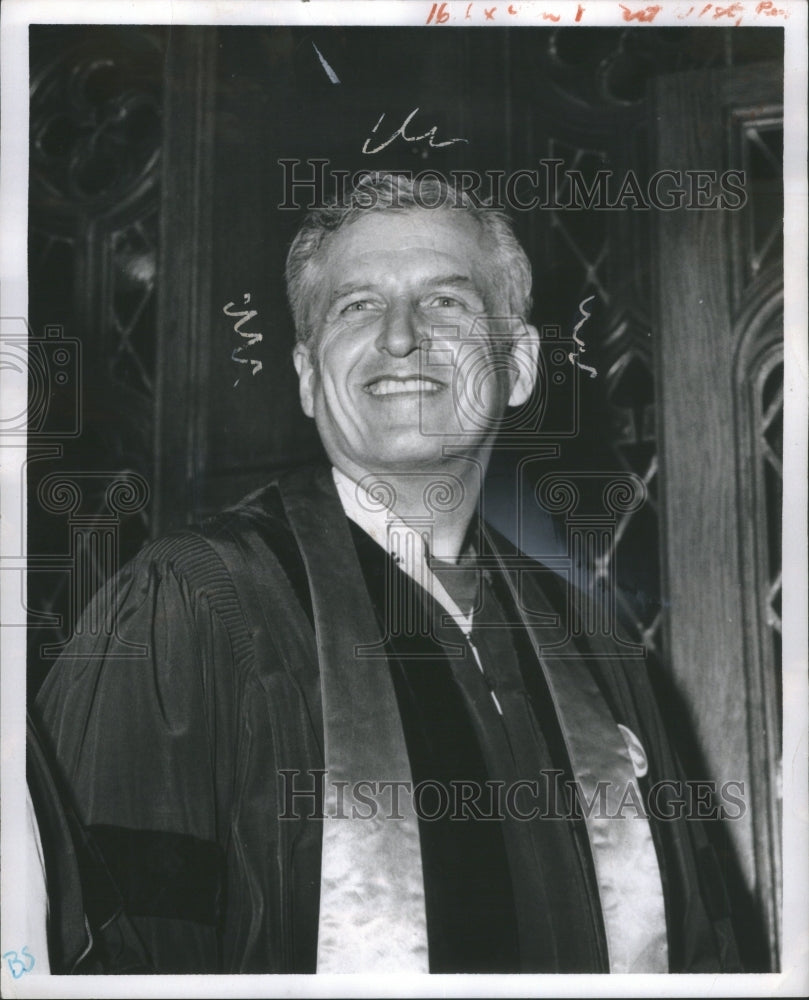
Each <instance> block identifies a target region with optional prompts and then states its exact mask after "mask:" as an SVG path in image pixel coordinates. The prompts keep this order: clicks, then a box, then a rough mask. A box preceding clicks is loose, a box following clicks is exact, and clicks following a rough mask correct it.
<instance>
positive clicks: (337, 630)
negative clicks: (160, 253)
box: [38, 175, 737, 973]
mask: <svg viewBox="0 0 809 1000" xmlns="http://www.w3.org/2000/svg"><path fill="white" fill-rule="evenodd" d="M419 195H421V197H420V196H419ZM427 205H437V206H440V207H435V208H429V207H427ZM287 284H288V291H289V299H290V305H291V308H292V312H293V316H294V320H295V325H296V330H297V335H298V341H297V344H296V347H295V350H294V362H295V366H296V369H297V372H298V376H299V380H300V395H301V402H302V406H303V409H304V411H305V413H306V414H307V415H308V416H310V417H312V418H313V419H314V421H315V423H316V426H317V430H318V432H319V434H320V437H321V439H322V441H323V444H324V447H325V450H326V453H327V455H328V458H329V463H330V465H328V466H325V467H322V468H314V469H296V470H293V471H291V472H289V473H286V474H284V475H281V476H280V477H278V479H277V480H276V481H274V482H273V483H271V484H269V485H268V486H267V487H266V488H264V489H262V490H261V491H259V492H258V493H256V494H254V495H252V496H250V497H248V498H247V499H246V500H245V501H243V502H242V503H241V504H239V505H238V506H237V507H235V508H233V509H231V510H228V511H225V512H224V513H222V514H221V515H219V516H217V517H216V518H214V519H212V520H211V522H210V523H208V524H206V525H204V526H203V527H202V528H200V529H199V530H195V531H186V532H182V533H180V534H178V535H175V536H172V537H170V538H167V539H163V540H161V541H158V542H155V543H153V544H152V545H151V546H149V547H148V548H147V549H146V550H144V552H143V553H141V555H139V556H138V558H137V559H136V560H135V561H134V562H133V563H132V564H130V565H129V566H128V567H126V568H125V569H124V571H123V572H122V573H121V574H120V576H119V578H118V581H117V597H116V600H117V604H116V607H115V608H114V611H113V615H112V618H111V627H110V629H109V631H108V633H107V634H105V635H104V636H103V637H101V638H99V637H97V636H96V637H95V638H92V639H91V638H85V637H82V636H81V635H79V636H78V637H77V638H75V639H74V640H73V642H72V644H71V646H70V648H68V649H67V650H66V652H65V654H64V655H63V657H62V658H61V660H60V662H59V664H58V665H57V666H56V667H55V668H54V669H53V670H52V672H51V674H50V676H49V677H48V679H47V681H46V683H45V685H44V687H43V689H42V692H41V694H40V697H39V702H38V707H39V710H40V713H41V719H42V723H43V726H44V728H45V729H46V731H47V732H48V733H49V735H50V737H51V740H52V743H53V745H54V749H55V751H56V754H57V757H58V760H59V763H60V766H61V770H62V773H63V776H64V778H65V780H66V782H67V784H68V785H69V787H70V789H71V794H72V798H73V800H74V804H75V808H76V811H77V813H78V816H79V817H80V819H81V821H82V823H83V826H84V830H85V833H86V835H87V837H88V839H89V840H90V841H91V842H92V844H93V845H94V847H95V849H96V850H97V852H98V854H99V855H100V856H101V857H102V858H103V861H104V866H105V869H106V871H105V878H106V881H105V883H104V891H103V892H102V891H101V890H100V889H99V887H98V885H97V884H96V883H95V882H94V881H93V877H92V876H90V875H89V873H87V874H86V885H85V894H86V898H87V899H88V900H92V901H93V907H91V909H92V914H91V919H90V927H91V929H92V931H93V947H92V949H91V950H90V953H89V954H90V958H89V963H90V965H89V967H88V965H87V962H88V960H87V959H85V965H84V966H79V965H76V968H77V969H79V968H81V969H87V970H88V971H107V972H114V971H123V970H126V971H135V970H138V969H140V970H151V971H158V972H279V973H280V972H285V973H289V972H314V971H318V972H366V971H374V972H391V973H399V972H629V971H636V972H667V971H719V970H722V969H735V968H736V967H737V966H736V956H735V946H734V943H733V938H732V934H731V932H730V926H729V921H728V914H727V911H726V908H725V902H724V897H723V894H722V890H721V877H720V874H719V870H718V867H717V865H716V862H715V859H714V858H713V856H712V854H711V851H710V849H709V847H708V846H707V843H706V841H705V839H704V834H703V832H702V830H701V827H700V825H699V824H698V823H697V822H694V821H693V819H692V818H690V817H689V816H686V815H684V813H683V810H682V809H680V810H679V811H678V810H677V809H676V808H672V807H673V806H675V805H676V802H675V801H674V800H675V799H676V789H677V787H678V786H677V780H678V777H679V776H678V772H677V767H676V764H675V762H674V760H673V758H672V754H671V750H670V748H669V745H668V743H667V741H666V738H665V736H664V733H663V729H662V726H661V723H660V719H659V716H658V713H657V708H656V706H655V703H654V699H653V697H652V695H651V693H650V690H649V687H648V682H647V680H646V678H645V676H644V674H643V671H642V669H641V668H639V667H638V666H637V665H636V666H632V667H631V668H630V667H625V666H624V665H623V664H622V663H621V662H620V658H619V650H618V647H617V646H616V647H613V646H611V645H610V644H609V643H607V642H604V641H602V640H595V639H591V638H588V637H586V636H584V637H582V638H581V639H580V640H576V641H575V642H574V641H573V639H572V638H571V630H570V620H571V619H570V616H571V615H572V614H574V613H575V608H574V605H573V604H572V603H571V596H570V594H568V592H567V588H566V587H564V586H563V585H561V584H560V582H559V581H558V580H557V579H556V578H555V577H554V576H553V575H552V574H550V573H548V572H546V571H543V569H542V567H540V566H538V565H536V564H531V565H530V568H529V569H526V566H527V561H526V559H525V557H523V556H521V555H520V554H519V553H518V552H516V551H515V550H514V548H513V546H511V545H509V544H508V543H507V542H506V541H505V540H504V539H503V538H502V537H500V536H499V535H497V533H496V532H494V531H493V530H492V529H490V528H489V527H488V526H487V525H486V524H485V522H484V521H483V520H482V519H481V518H480V516H479V510H478V505H479V499H480V494H481V488H482V483H483V476H484V474H485V470H486V465H487V462H488V459H489V456H490V453H491V450H492V447H493V445H494V442H495V439H496V436H497V433H498V429H499V428H500V427H501V426H502V424H503V421H504V420H505V419H507V413H508V411H509V410H510V409H513V408H514V407H519V406H521V405H522V404H524V403H525V402H526V401H527V400H528V399H529V398H530V397H531V394H532V392H533V391H534V383H535V379H536V373H537V364H538V362H537V351H538V334H537V331H536V330H535V329H534V327H532V326H530V325H529V324H528V314H529V311H530V287H531V275H530V266H529V263H528V260H527V258H526V257H525V254H524V253H523V251H522V249H521V248H520V246H519V244H518V243H517V241H516V239H515V238H514V235H513V233H512V230H511V228H510V225H509V223H508V221H507V220H506V218H505V217H504V216H502V215H501V214H500V213H498V212H496V211H493V210H490V209H486V208H481V207H478V206H476V205H474V204H472V203H470V202H469V201H468V200H467V199H465V197H464V196H463V195H462V194H461V193H460V192H457V191H454V190H451V189H448V188H447V187H446V186H445V185H443V184H442V183H440V182H438V181H436V182H435V185H434V190H430V191H425V190H424V188H423V187H422V189H421V192H419V191H417V190H414V188H413V185H412V184H411V183H409V182H408V181H407V180H406V179H404V178H402V177H395V176H390V175H388V176H377V177H369V178H368V179H366V181H364V182H363V183H362V184H361V185H360V187H359V188H358V189H357V190H356V191H355V192H354V193H353V194H352V195H351V197H350V198H349V200H348V202H347V203H346V204H344V205H335V206H330V207H327V208H323V209H319V210H315V211H313V212H312V213H310V215H309V216H308V217H307V219H306V220H305V221H304V224H303V226H302V228H301V230H300V232H299V234H298V236H297V237H296V239H295V241H294V243H293V245H292V247H291V249H290V252H289V257H288V262H287ZM89 634H90V633H88V635H89ZM133 650H140V652H133ZM666 783H667V784H666ZM664 784H666V787H667V794H666V795H663V796H662V797H661V796H660V795H658V796H657V798H658V799H659V800H660V803H662V806H661V808H660V809H657V810H647V809H645V808H644V806H643V803H644V801H646V800H648V799H649V797H650V792H651V791H652V790H653V789H657V790H658V792H659V791H660V788H661V787H662V785H664ZM656 801H657V800H656ZM660 803H659V804H660ZM663 807H665V808H663ZM664 812H665V815H663V813H664ZM110 882H111V883H112V884H113V885H114V887H115V891H114V892H111V891H110V889H109V884H110ZM77 961H78V957H77Z"/></svg>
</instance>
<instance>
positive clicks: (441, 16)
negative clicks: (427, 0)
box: [426, 3, 449, 24]
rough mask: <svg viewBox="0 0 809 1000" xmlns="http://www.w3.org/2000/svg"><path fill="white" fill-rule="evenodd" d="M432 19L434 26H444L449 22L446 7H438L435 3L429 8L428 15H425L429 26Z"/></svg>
mask: <svg viewBox="0 0 809 1000" xmlns="http://www.w3.org/2000/svg"><path fill="white" fill-rule="evenodd" d="M433 18H435V23H436V24H446V23H447V21H448V20H449V11H448V10H447V5H446V4H445V3H442V4H441V6H440V7H439V6H438V4H437V3H434V4H433V5H432V7H431V8H430V13H429V14H428V15H427V21H426V23H427V24H429V23H430V22H431V21H432V20H433Z"/></svg>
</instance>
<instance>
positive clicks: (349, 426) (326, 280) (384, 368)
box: [294, 209, 536, 479]
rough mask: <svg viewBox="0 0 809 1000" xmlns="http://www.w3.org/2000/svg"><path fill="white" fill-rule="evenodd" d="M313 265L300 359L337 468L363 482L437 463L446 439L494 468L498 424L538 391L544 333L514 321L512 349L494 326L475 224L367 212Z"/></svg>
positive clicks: (435, 214) (304, 385)
mask: <svg viewBox="0 0 809 1000" xmlns="http://www.w3.org/2000/svg"><path fill="white" fill-rule="evenodd" d="M316 266H319V274H318V285H317V288H316V289H315V291H314V295H315V299H314V301H312V302H310V303H309V309H310V316H311V318H312V323H311V326H312V328H313V330H314V334H313V336H312V339H311V341H310V343H309V344H308V345H302V344H299V345H298V346H297V347H296V348H295V355H294V359H295V367H296V369H297V372H298V377H299V381H300V394H301V403H302V406H303V409H304V412H305V413H306V414H307V416H310V417H314V419H315V423H316V424H317V429H318V432H319V434H320V437H321V440H322V441H323V444H324V446H325V448H326V451H327V453H328V455H329V458H330V459H331V461H332V462H333V463H334V465H335V466H336V467H337V468H338V469H340V470H341V471H343V472H344V473H346V474H347V475H349V476H351V477H352V478H354V479H360V478H361V477H362V476H363V475H365V474H367V473H382V472H406V471H408V470H411V469H412V470H425V469H431V468H439V467H441V466H445V465H446V463H447V459H446V458H445V457H444V455H443V452H442V448H443V446H444V445H445V444H452V445H453V449H454V450H455V451H458V452H460V453H461V454H464V455H466V456H468V457H475V458H479V459H480V460H481V461H483V462H484V463H485V461H486V459H487V457H488V452H489V449H490V446H491V441H492V439H493V437H494V434H495V433H496V422H497V420H498V419H499V418H500V417H501V416H502V414H503V412H504V411H505V409H506V407H507V405H509V404H511V405H515V406H516V405H519V404H520V403H522V402H524V401H525V400H526V399H527V398H528V396H529V395H530V392H531V388H532V386H533V377H534V371H533V366H532V365H531V363H530V357H531V356H533V357H534V359H535V356H536V355H535V349H534V348H533V346H532V345H533V344H534V341H535V339H536V331H535V330H533V329H532V328H531V327H526V326H525V325H524V324H515V325H514V327H513V329H514V331H516V333H517V334H518V341H519V342H520V343H519V344H518V348H517V350H515V351H514V352H513V353H512V354H511V355H510V354H509V352H508V350H507V349H506V347H505V343H504V341H503V339H502V335H501V337H500V341H499V343H498V340H497V338H496V337H495V335H494V334H493V332H492V331H491V324H487V323H486V320H485V314H486V308H485V306H484V299H487V300H489V301H490V300H491V297H490V296H489V295H487V294H486V293H487V291H488V289H487V286H486V281H487V280H488V278H487V275H488V274H490V269H489V268H487V247H486V241H485V239H484V236H483V233H482V231H481V229H480V226H479V224H478V223H477V221H476V220H475V219H474V218H472V217H470V216H468V215H467V214H465V213H461V212H458V213H450V212H448V211H431V210H429V209H412V210H408V211H404V212H373V213H368V214H367V215H364V216H361V217H360V218H359V219H358V220H357V221H355V222H353V223H351V224H349V225H347V226H346V227H345V228H343V229H341V230H339V231H338V232H337V233H336V234H335V235H334V236H333V237H331V238H330V239H329V240H328V242H327V244H326V245H325V248H324V250H323V251H322V252H321V257H320V259H319V261H317V262H316ZM532 350H533V355H532V353H531V352H532ZM510 357H511V358H512V359H513V360H510ZM526 359H528V363H527V364H526ZM514 360H521V361H522V362H523V364H522V365H520V364H516V365H515V364H514ZM465 380H466V381H465ZM472 383H474V385H473V391H468V392H467V391H465V390H467V389H469V387H470V385H472Z"/></svg>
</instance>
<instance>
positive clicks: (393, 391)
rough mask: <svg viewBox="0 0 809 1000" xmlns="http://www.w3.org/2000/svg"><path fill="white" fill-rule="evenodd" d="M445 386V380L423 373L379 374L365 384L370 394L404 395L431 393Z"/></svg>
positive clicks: (365, 388) (364, 387)
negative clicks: (405, 374)
mask: <svg viewBox="0 0 809 1000" xmlns="http://www.w3.org/2000/svg"><path fill="white" fill-rule="evenodd" d="M444 388H445V385H444V383H443V382H439V381H438V380H437V379H432V378H426V377H425V376H423V375H408V376H402V375H378V376H376V377H375V378H372V379H370V381H368V382H366V383H365V385H364V386H363V389H364V391H365V392H367V393H368V394H369V395H370V396H403V395H406V394H408V393H419V394H421V395H430V394H432V393H436V392H440V391H441V390H442V389H444Z"/></svg>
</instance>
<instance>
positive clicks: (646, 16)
mask: <svg viewBox="0 0 809 1000" xmlns="http://www.w3.org/2000/svg"><path fill="white" fill-rule="evenodd" d="M618 6H619V7H620V8H621V10H622V11H623V12H624V20H625V21H647V22H648V21H654V19H655V17H656V16H657V15H658V14H659V13H660V11H661V10H662V9H663V8H662V7H661V6H660V5H659V4H655V5H654V6H651V5H650V6H649V7H646V8H645V9H644V10H636V11H632V10H630V9H629V7H627V6H626V4H623V3H619V4H618Z"/></svg>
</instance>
